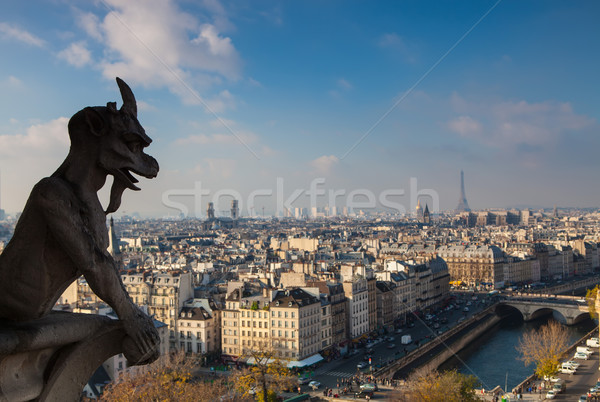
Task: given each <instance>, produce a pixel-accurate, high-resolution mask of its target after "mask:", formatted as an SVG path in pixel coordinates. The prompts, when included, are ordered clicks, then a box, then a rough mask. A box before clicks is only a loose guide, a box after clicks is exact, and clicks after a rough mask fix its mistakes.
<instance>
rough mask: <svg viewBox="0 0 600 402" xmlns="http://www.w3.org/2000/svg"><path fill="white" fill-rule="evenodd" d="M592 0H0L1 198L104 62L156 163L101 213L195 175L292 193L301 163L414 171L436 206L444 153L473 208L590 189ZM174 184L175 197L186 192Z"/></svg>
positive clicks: (17, 207) (332, 185)
mask: <svg viewBox="0 0 600 402" xmlns="http://www.w3.org/2000/svg"><path fill="white" fill-rule="evenodd" d="M599 8H600V5H598V4H597V3H595V2H591V1H588V2H578V3H561V2H554V1H550V2H543V3H539V2H530V1H527V2H518V3H517V2H513V1H508V0H504V1H486V2H480V3H462V4H458V5H457V4H451V3H442V2H426V3H422V2H420V3H413V2H402V3H394V4H383V3H380V4H377V3H376V4H370V3H362V2H350V3H346V2H344V3H342V2H328V3H327V4H321V3H319V2H302V3H297V4H293V3H290V4H282V3H278V2H271V1H264V2H260V3H256V2H249V1H242V2H226V1H224V2H217V1H206V2H201V3H190V2H181V1H146V2H136V3H130V2H125V1H121V0H107V1H100V2H95V3H91V4H85V3H79V2H70V1H61V2H51V3H48V2H39V1H34V2H33V3H32V2H28V3H26V4H21V3H18V2H6V3H3V4H2V5H0V14H1V15H2V17H1V18H0V49H1V50H2V52H3V54H4V55H5V57H3V63H2V65H0V89H1V90H2V93H3V96H2V97H1V99H2V100H1V102H2V103H1V108H0V171H1V172H2V189H0V191H1V194H2V199H1V200H0V202H1V204H0V205H1V208H3V209H4V210H6V211H7V212H10V213H14V212H18V211H21V210H22V208H23V206H24V204H25V200H26V199H27V196H28V195H29V191H30V189H31V187H32V186H33V185H34V184H35V183H36V182H37V181H39V180H40V179H41V178H42V177H44V176H49V175H50V174H52V173H53V172H54V170H55V169H56V168H57V167H58V166H59V165H60V163H61V162H62V160H63V159H64V157H65V156H66V154H67V152H68V146H69V143H68V135H67V131H66V123H67V121H68V119H69V118H70V116H72V115H73V114H74V113H75V112H77V111H78V110H80V109H82V108H83V107H85V106H94V105H104V104H106V102H110V101H117V103H118V105H120V103H121V100H120V96H119V93H118V89H117V87H116V84H115V81H114V79H115V76H119V77H121V78H123V79H124V80H125V81H126V82H127V83H128V84H129V85H130V86H131V88H132V89H133V92H134V93H135V95H136V98H137V100H138V106H139V119H140V122H141V123H142V125H143V126H144V127H145V128H146V131H147V132H148V133H149V135H150V137H152V138H153V140H154V142H153V144H152V145H151V146H150V147H149V148H148V153H149V154H151V155H153V156H155V157H156V158H157V160H158V161H159V164H160V165H161V172H160V173H159V176H158V178H157V179H155V180H152V181H148V180H144V179H142V180H141V182H140V187H141V188H142V191H141V192H139V193H133V192H126V193H125V195H124V197H123V205H122V207H121V210H120V211H119V212H117V215H119V214H123V213H133V212H140V213H141V214H143V215H152V216H164V215H168V214H176V213H177V211H176V210H174V209H173V208H167V207H166V206H165V205H164V199H165V194H166V193H168V192H171V193H175V194H176V193H177V192H178V191H179V193H180V194H181V193H182V192H183V193H185V192H186V191H187V192H188V193H189V192H192V191H194V189H195V188H196V187H197V183H201V185H202V188H203V189H210V191H211V195H210V196H209V197H208V198H206V197H205V198H204V199H203V201H202V205H201V207H200V208H199V210H200V211H201V213H202V214H204V213H205V211H206V204H207V203H208V202H209V201H211V199H210V197H211V196H212V195H214V194H215V193H217V192H219V191H221V192H225V191H227V190H233V191H235V192H238V193H239V194H240V198H241V201H242V205H240V210H241V214H242V216H245V215H247V214H248V212H247V209H246V207H247V205H246V204H247V202H246V201H247V200H248V198H249V195H250V194H252V193H253V192H255V193H256V192H257V191H262V190H264V191H269V190H271V191H272V193H273V194H278V193H279V191H278V190H279V189H280V188H282V189H283V191H281V193H282V194H281V196H282V197H283V199H284V200H285V199H288V198H289V197H291V196H293V193H294V190H296V189H303V190H304V193H303V195H302V197H303V198H302V199H298V206H299V207H306V206H307V205H308V206H310V200H309V198H310V196H308V195H307V194H306V192H307V191H308V190H309V189H310V186H311V183H313V182H314V181H315V180H318V179H322V180H323V183H322V184H320V187H319V189H322V190H323V191H325V192H326V193H328V192H329V191H330V190H335V191H344V192H345V194H344V195H343V196H344V197H348V195H349V194H351V193H352V192H353V191H357V190H366V191H369V192H371V193H372V194H374V195H375V196H376V198H377V200H379V197H380V196H381V194H388V199H389V200H393V201H394V202H396V203H399V204H402V205H403V206H404V207H405V208H406V210H407V211H408V210H409V209H410V211H413V210H414V208H413V200H416V197H415V194H414V191H412V190H413V187H411V184H412V179H413V178H414V179H415V180H417V183H418V184H417V187H416V189H417V191H418V190H422V189H425V190H427V189H429V190H432V191H434V192H435V193H436V194H437V195H438V196H439V208H440V209H441V210H452V209H454V208H456V202H457V199H458V198H459V196H460V182H459V172H460V171H461V170H464V171H465V187H466V193H467V195H468V200H469V206H470V207H471V208H472V209H474V210H479V209H485V208H494V207H498V208H502V207H513V206H516V205H530V206H539V207H546V208H551V207H553V206H554V205H557V206H558V207H596V206H598V204H597V200H598V197H599V196H600V190H599V189H598V186H596V185H595V184H596V181H595V176H596V174H595V173H596V172H597V171H598V168H600V162H599V161H598V158H597V157H596V155H595V154H594V149H598V145H600V139H599V138H598V136H597V135H595V134H596V133H597V132H598V128H599V124H598V120H599V113H600V112H599V111H598V110H599V108H598V106H599V103H600V102H599V98H598V97H599V95H598V94H597V91H595V88H598V84H599V83H598V77H597V74H595V72H596V71H597V70H598V67H599V66H598V64H599V63H598V55H597V54H596V52H594V49H597V48H598V44H599V43H598V42H599V39H598V38H600V32H599V31H600V27H598V25H597V24H596V21H595V16H596V15H598V11H600V10H599ZM32 10H34V11H32ZM279 183H282V185H281V187H278V185H279ZM400 190H402V191H404V193H403V195H399V194H400V193H399V191H400ZM390 191H392V193H391V192H390ZM393 191H396V193H393ZM386 192H387V193H386ZM105 193H106V192H105V191H103V194H104V199H106V197H107V196H106V194H105ZM263 194H264V193H263ZM390 194H391V195H390ZM327 196H328V194H326V195H324V196H323V199H324V200H325V199H327ZM179 197H180V198H176V199H177V200H178V201H180V202H184V203H186V205H187V206H188V209H189V210H191V211H192V210H194V208H195V206H194V202H196V201H197V200H194V199H193V197H192V198H191V199H188V200H185V199H184V198H185V197H188V198H189V196H185V195H184V196H179ZM277 204H278V200H277V198H276V196H275V195H273V197H272V198H270V199H268V200H267V199H264V200H262V201H261V203H258V202H257V203H256V206H255V214H256V215H260V212H259V211H261V210H262V208H263V207H264V208H265V210H266V211H267V212H268V214H272V213H274V212H275V211H276V210H277ZM327 204H328V202H326V201H325V202H322V204H320V205H319V206H325V205H327ZM224 205H226V204H224ZM342 207H343V204H341V205H338V208H339V209H341V208H342ZM269 212H270V213H269ZM433 212H435V211H433Z"/></svg>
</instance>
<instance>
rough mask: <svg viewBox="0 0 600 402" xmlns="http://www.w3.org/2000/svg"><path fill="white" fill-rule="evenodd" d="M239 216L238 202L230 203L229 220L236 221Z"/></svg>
mask: <svg viewBox="0 0 600 402" xmlns="http://www.w3.org/2000/svg"><path fill="white" fill-rule="evenodd" d="M239 215H240V209H239V207H238V200H232V201H231V219H237V218H238V217H239Z"/></svg>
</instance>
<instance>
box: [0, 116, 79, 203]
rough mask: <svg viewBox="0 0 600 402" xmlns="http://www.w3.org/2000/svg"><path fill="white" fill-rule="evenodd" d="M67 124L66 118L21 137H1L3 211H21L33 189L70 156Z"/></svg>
mask: <svg viewBox="0 0 600 402" xmlns="http://www.w3.org/2000/svg"><path fill="white" fill-rule="evenodd" d="M67 123H68V119H67V118H66V117H60V118H58V119H55V120H52V121H49V122H45V123H41V124H35V125H32V126H30V127H28V128H27V129H25V130H23V132H22V133H20V134H14V135H11V134H1V135H0V161H1V166H0V168H1V169H2V192H3V194H4V197H3V207H2V208H4V209H6V210H8V211H20V210H22V208H23V206H24V205H25V201H26V200H27V197H28V196H29V193H30V191H31V188H32V187H33V185H34V184H35V183H36V182H38V181H39V180H40V179H41V178H43V177H47V176H50V175H51V174H52V173H54V171H55V170H56V169H57V168H58V167H59V166H60V164H61V163H62V161H63V160H64V158H65V157H66V156H67V154H68V152H69V136H68V132H67ZM7 194H10V197H7V196H6V195H7Z"/></svg>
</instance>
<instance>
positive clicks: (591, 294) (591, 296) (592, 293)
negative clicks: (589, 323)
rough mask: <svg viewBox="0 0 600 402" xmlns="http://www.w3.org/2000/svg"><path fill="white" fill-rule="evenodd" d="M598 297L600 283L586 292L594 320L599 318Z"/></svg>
mask: <svg viewBox="0 0 600 402" xmlns="http://www.w3.org/2000/svg"><path fill="white" fill-rule="evenodd" d="M596 297H598V285H596V286H595V287H594V288H592V289H588V290H587V292H586V293H585V300H586V301H587V305H588V308H589V310H590V317H591V318H592V320H595V319H597V318H598V313H597V312H596Z"/></svg>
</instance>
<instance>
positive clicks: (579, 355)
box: [573, 352, 589, 360]
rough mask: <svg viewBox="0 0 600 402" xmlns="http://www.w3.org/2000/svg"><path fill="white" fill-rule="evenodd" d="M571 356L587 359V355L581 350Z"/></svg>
mask: <svg viewBox="0 0 600 402" xmlns="http://www.w3.org/2000/svg"><path fill="white" fill-rule="evenodd" d="M573 358H574V359H582V360H587V359H589V356H588V355H587V354H585V353H582V352H577V353H575V354H574V355H573Z"/></svg>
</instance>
